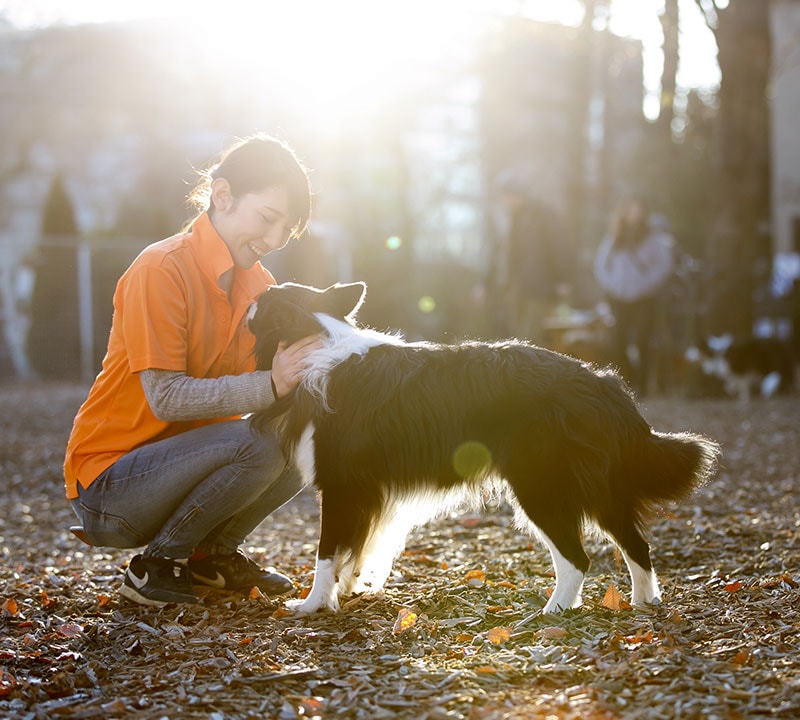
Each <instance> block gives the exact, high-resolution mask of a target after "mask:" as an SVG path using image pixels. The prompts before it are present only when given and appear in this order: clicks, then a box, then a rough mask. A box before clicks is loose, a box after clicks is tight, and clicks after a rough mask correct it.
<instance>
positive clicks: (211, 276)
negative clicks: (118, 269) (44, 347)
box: [64, 213, 275, 499]
mask: <svg viewBox="0 0 800 720" xmlns="http://www.w3.org/2000/svg"><path fill="white" fill-rule="evenodd" d="M232 267H233V260H232V258H231V254H230V252H229V250H228V247H227V245H225V242H224V241H223V240H222V238H221V237H220V236H219V234H218V233H217V231H216V230H215V229H214V226H213V225H212V224H211V220H210V219H209V217H208V214H207V213H204V214H203V215H201V216H200V217H199V218H198V219H197V220H196V221H195V223H194V225H193V227H192V229H191V231H190V232H189V233H186V234H181V235H175V236H173V237H171V238H168V239H166V240H162V241H161V242H158V243H154V244H153V245H150V246H148V247H147V248H145V249H144V250H143V251H142V253H141V254H140V255H139V256H138V257H137V258H136V259H135V260H134V261H133V263H132V264H131V266H130V267H129V268H128V269H127V270H126V271H125V273H124V274H123V275H122V277H121V278H120V280H119V282H118V283H117V288H116V291H115V292H114V317H113V320H112V323H111V334H110V337H109V341H108V351H107V353H106V356H105V358H104V359H103V366H102V370H101V371H100V374H99V375H98V376H97V378H96V379H95V382H94V385H93V386H92V388H91V390H90V391H89V396H88V397H87V399H86V401H85V402H84V403H83V405H82V406H81V408H80V410H79V411H78V414H77V416H76V418H75V422H74V424H73V427H72V433H71V435H70V438H69V442H68V444H67V452H66V458H65V461H64V480H65V484H66V491H67V497H68V498H70V499H72V498H76V497H78V489H77V483H79V482H80V484H81V485H82V486H83V487H88V486H89V485H90V484H91V483H92V482H93V481H94V480H95V478H97V476H98V475H100V473H102V472H103V471H104V470H105V469H106V468H108V467H109V466H111V465H112V464H113V463H114V462H115V461H116V460H118V459H119V458H120V457H122V456H123V455H125V454H126V453H127V452H129V451H131V450H133V449H134V448H137V447H139V446H141V445H144V444H146V443H151V442H154V441H156V440H160V439H162V438H165V437H170V436H172V435H177V434H178V433H181V432H185V431H186V430H189V429H191V428H194V427H199V426H201V425H206V424H208V423H211V422H218V421H219V420H222V419H226V418H217V419H212V420H203V421H189V422H164V421H162V420H159V419H158V418H156V416H155V415H154V414H153V412H152V411H151V410H150V406H149V404H148V402H147V398H146V397H145V394H144V390H143V389H142V385H141V382H140V381H139V377H138V376H137V374H136V373H138V372H140V371H141V370H148V369H159V370H176V371H180V372H184V373H186V374H187V375H189V376H191V377H196V378H215V377H221V376H223V375H239V374H241V373H244V372H250V371H252V370H254V369H255V358H254V357H253V347H254V338H253V336H252V334H251V333H250V331H249V330H248V329H247V326H246V321H245V315H246V313H247V309H248V308H249V307H250V305H251V303H252V302H253V301H254V300H255V299H256V298H257V297H258V296H259V295H260V294H261V293H262V292H264V290H266V288H267V287H268V286H269V285H273V284H274V283H275V279H274V278H273V277H272V275H271V274H270V273H269V272H268V271H267V270H266V269H265V268H264V267H263V266H262V265H261V264H260V263H256V264H255V265H254V266H253V267H252V268H249V269H247V270H242V269H239V268H235V269H234V280H233V286H232V287H231V294H230V298H229V297H228V295H227V293H226V292H225V291H224V290H223V289H222V288H221V287H220V286H219V277H220V275H222V274H223V273H224V272H226V271H227V270H229V269H231V268H232Z"/></svg>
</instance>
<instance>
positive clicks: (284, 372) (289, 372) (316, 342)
mask: <svg viewBox="0 0 800 720" xmlns="http://www.w3.org/2000/svg"><path fill="white" fill-rule="evenodd" d="M321 347H322V340H321V339H320V336H319V335H309V336H308V337H304V338H303V339H302V340H298V341H297V342H295V343H292V344H291V345H288V346H287V344H286V343H285V342H283V341H281V342H280V343H278V351H277V352H276V353H275V357H274V358H273V360H272V383H273V385H274V386H275V393H276V398H275V399H276V400H277V399H278V398H281V397H283V396H284V395H287V394H288V393H290V392H292V390H294V389H295V388H296V387H297V386H298V385H299V384H300V380H302V378H303V371H304V370H305V369H306V367H307V362H306V358H307V357H308V355H309V353H311V352H313V351H314V350H319V349H320V348H321Z"/></svg>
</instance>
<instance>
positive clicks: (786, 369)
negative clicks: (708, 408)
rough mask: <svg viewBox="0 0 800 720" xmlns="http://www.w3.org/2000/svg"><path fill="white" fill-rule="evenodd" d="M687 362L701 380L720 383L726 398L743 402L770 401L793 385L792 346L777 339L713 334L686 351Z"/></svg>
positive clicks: (788, 390)
mask: <svg viewBox="0 0 800 720" xmlns="http://www.w3.org/2000/svg"><path fill="white" fill-rule="evenodd" d="M686 359H687V360H688V361H689V363H690V364H692V365H694V366H695V367H697V368H699V370H700V372H701V373H702V375H703V377H704V378H706V379H709V380H712V381H716V382H717V383H719V384H720V385H721V386H722V388H723V391H724V392H725V393H726V394H727V395H731V396H733V397H738V398H739V400H740V401H743V402H746V401H747V400H749V399H750V398H751V397H753V395H756V394H758V395H760V396H761V397H762V398H770V397H772V396H773V395H775V394H776V393H779V392H782V393H787V392H790V391H791V390H792V388H793V386H794V359H793V357H792V349H791V345H790V344H789V343H788V342H787V341H786V340H782V339H780V338H774V337H752V338H747V339H745V340H736V339H734V337H733V335H719V336H714V335H712V336H711V337H709V338H708V339H707V340H706V341H705V342H703V343H701V344H700V345H699V346H698V347H690V348H688V349H687V351H686Z"/></svg>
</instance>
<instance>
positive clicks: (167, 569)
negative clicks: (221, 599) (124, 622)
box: [119, 555, 199, 607]
mask: <svg viewBox="0 0 800 720" xmlns="http://www.w3.org/2000/svg"><path fill="white" fill-rule="evenodd" d="M119 592H120V595H122V596H123V597H126V598H128V600H133V602H137V603H141V604H142V605H154V606H155V607H162V606H164V605H166V604H167V603H196V602H198V600H199V598H198V597H197V595H196V594H195V592H194V590H192V582H191V580H190V579H189V570H188V568H187V567H186V561H183V562H180V561H178V560H170V559H169V558H157V557H143V556H141V555H135V556H134V557H133V558H131V561H130V562H129V563H128V569H127V570H126V571H125V581H124V582H123V583H122V587H121V588H120V590H119Z"/></svg>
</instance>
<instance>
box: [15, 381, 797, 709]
mask: <svg viewBox="0 0 800 720" xmlns="http://www.w3.org/2000/svg"><path fill="white" fill-rule="evenodd" d="M84 395H85V388H82V387H78V386H70V385H60V384H59V385H52V384H51V385H36V386H18V385H0V402H1V403H2V408H3V412H2V417H1V418H0V423H2V427H1V428H0V470H1V472H0V498H2V507H3V512H2V513H0V553H1V559H0V604H2V609H1V610H0V717H3V718H37V719H38V718H153V719H155V718H175V719H177V718H181V719H183V718H204V719H214V720H217V719H220V720H221V719H223V718H281V719H286V720H290V719H293V718H314V717H316V718H364V719H366V720H374V719H376V718H419V719H420V720H423V719H425V718H429V719H431V720H435V719H436V720H438V719H444V718H468V719H469V720H501V719H510V718H539V717H541V718H545V717H548V718H603V719H610V718H631V719H632V718H642V717H647V718H651V719H652V718H700V717H703V718H720V719H725V720H727V719H731V720H734V719H736V718H750V717H776V718H797V717H800V508H799V507H798V502H797V496H798V487H800V482H799V477H798V476H799V474H800V403H798V399H797V397H790V398H778V399H773V400H770V401H761V400H759V401H755V402H752V403H750V404H749V405H742V404H740V403H738V402H735V401H726V400H714V401H687V400H684V399H680V398H669V399H653V400H648V401H647V402H645V403H643V409H644V413H645V415H646V417H647V418H648V419H649V420H650V421H651V422H652V423H653V424H654V425H655V426H656V427H658V428H659V429H664V430H686V429H692V430H697V431H701V432H704V433H706V434H708V435H711V436H712V437H715V438H716V439H718V440H719V441H720V442H721V443H722V444H723V449H724V453H725V458H724V467H723V469H722V470H721V472H720V473H719V475H718V477H717V479H716V480H715V482H713V483H712V484H710V485H709V486H707V487H706V488H705V489H704V490H703V491H701V492H700V493H699V494H698V495H697V496H696V497H694V498H693V499H692V500H691V501H689V502H688V503H685V504H683V505H680V506H676V507H671V508H668V510H667V512H666V514H665V516H664V517H663V518H662V519H661V520H660V521H659V522H658V523H657V524H656V525H655V526H654V527H653V530H652V541H653V550H654V557H655V562H656V568H657V571H658V573H659V576H660V579H661V583H662V586H663V589H664V602H663V604H662V605H661V606H659V607H656V608H652V609H650V608H648V609H646V610H640V609H630V608H629V607H628V606H627V604H626V602H625V598H626V597H627V596H628V592H629V581H628V578H627V574H626V572H625V570H624V567H623V565H622V564H621V562H620V560H619V558H618V557H616V556H615V553H614V552H613V551H612V550H611V549H610V548H609V547H608V546H607V545H605V544H603V543H600V542H590V543H589V544H588V546H587V549H588V550H589V554H590V555H591V556H592V559H593V565H592V568H591V570H590V574H589V576H588V579H587V583H586V587H585V591H584V603H585V604H584V606H583V607H582V608H580V609H577V610H573V611H570V612H567V613H566V614H564V615H562V616H548V617H542V616H541V615H540V614H539V613H538V611H539V610H540V609H541V607H542V606H543V605H544V603H545V600H546V596H547V592H548V590H549V589H550V588H551V587H552V584H553V577H552V572H551V570H552V568H551V566H550V562H549V558H548V556H547V554H546V553H545V552H544V551H543V550H542V549H541V548H540V547H539V546H538V545H536V544H534V543H533V542H532V541H531V539H530V538H527V537H524V536H521V535H520V534H519V533H518V532H517V531H516V530H515V529H514V527H513V524H512V522H511V517H510V515H509V513H508V512H507V510H506V509H505V508H503V507H496V508H490V509H488V510H487V511H486V512H484V513H482V514H474V513H465V514H463V515H458V516H454V517H451V518H448V519H445V520H442V521H439V522H436V523H434V524H431V525H428V526H426V527H423V528H420V529H418V530H417V531H415V533H414V534H413V535H412V536H411V537H410V538H409V543H408V548H407V551H406V553H405V554H404V555H403V556H402V557H400V558H399V560H398V561H397V563H396V564H395V572H394V574H393V576H392V578H391V579H390V582H389V584H388V587H387V590H386V592H385V594H384V595H382V596H380V597H378V598H355V599H353V600H350V601H349V602H346V603H345V604H344V607H343V609H342V610H341V611H340V612H339V613H338V614H336V615H333V614H330V613H322V614H318V615H314V616H310V617H304V618H298V617H293V616H291V615H290V614H288V613H287V612H286V611H285V610H284V609H283V607H282V605H281V603H279V602H276V601H274V600H270V599H267V598H264V597H258V596H250V597H246V596H244V597H243V596H240V595H230V594H224V593H220V592H217V591H209V592H208V593H207V594H204V595H202V598H201V603H200V604H199V605H192V606H182V607H179V606H168V607H166V608H164V609H162V610H154V609H149V608H143V607H139V606H135V605H132V604H130V603H128V602H127V601H125V600H123V599H122V598H120V597H119V596H118V594H117V588H118V585H119V582H120V577H121V571H122V569H123V568H124V566H125V563H126V561H127V559H128V558H129V557H130V555H131V553H130V552H128V551H117V550H114V551H104V550H96V549H91V548H88V547H86V546H84V545H82V544H81V543H80V542H79V541H77V540H76V539H75V538H73V537H72V535H70V534H69V533H68V531H67V527H68V525H69V524H71V523H72V521H73V517H72V514H71V511H70V509H69V507H68V506H67V504H66V502H65V500H64V499H63V492H62V480H61V461H62V454H63V448H64V444H65V442H66V438H67V434H68V432H69V427H70V423H71V419H72V416H73V415H74V412H75V410H76V409H77V407H78V405H79V404H80V402H81V401H82V399H83V397H84ZM316 533H317V507H316V501H315V499H314V497H313V495H312V494H310V493H304V494H302V495H301V496H299V497H298V498H296V499H295V500H294V501H293V502H292V503H290V504H289V505H287V506H286V507H284V508H282V509H281V510H280V511H278V513H276V514H275V515H274V516H273V517H271V518H270V519H269V520H268V521H267V522H266V523H264V525H263V526H262V527H261V528H260V529H259V530H258V531H257V533H256V534H255V535H254V536H253V537H252V538H251V541H252V542H251V544H250V546H249V547H248V548H247V551H248V552H249V554H250V555H251V556H252V557H253V558H254V559H256V560H257V561H258V562H261V563H262V564H265V565H275V566H277V567H278V568H280V569H281V570H283V571H284V572H286V573H288V574H290V575H291V576H292V577H293V579H294V580H295V582H296V584H297V587H298V592H301V591H302V590H303V589H304V588H307V587H308V586H309V585H310V581H311V573H312V570H313V558H314V552H315V542H316Z"/></svg>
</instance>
